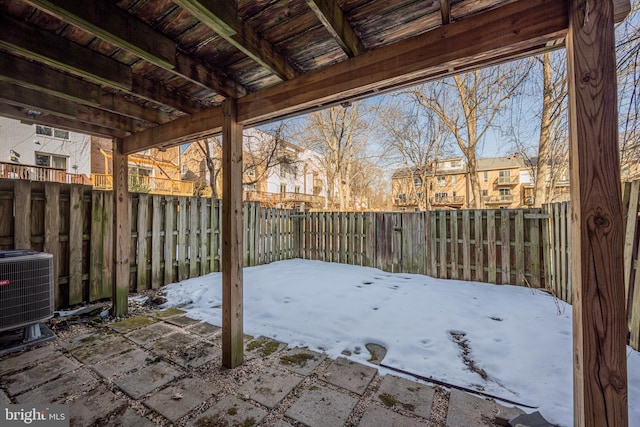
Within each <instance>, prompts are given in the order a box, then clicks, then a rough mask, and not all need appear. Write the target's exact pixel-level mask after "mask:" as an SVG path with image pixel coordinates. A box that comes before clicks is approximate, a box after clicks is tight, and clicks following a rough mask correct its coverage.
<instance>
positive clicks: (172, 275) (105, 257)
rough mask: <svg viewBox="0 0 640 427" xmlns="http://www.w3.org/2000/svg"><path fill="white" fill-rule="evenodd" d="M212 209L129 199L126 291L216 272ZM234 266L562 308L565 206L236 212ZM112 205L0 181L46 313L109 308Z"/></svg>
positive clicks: (628, 215) (635, 242)
mask: <svg viewBox="0 0 640 427" xmlns="http://www.w3.org/2000/svg"><path fill="white" fill-rule="evenodd" d="M639 196H640V181H635V182H633V183H626V184H625V186H624V188H623V202H624V215H625V218H624V221H625V224H626V230H625V240H624V256H625V263H624V269H625V271H624V277H625V292H626V298H627V318H628V323H629V330H630V331H631V340H630V341H631V345H632V346H633V347H634V348H636V349H638V348H640V273H638V253H639V252H640V217H639V214H640V197H639ZM221 206H222V204H221V201H220V200H211V199H204V198H203V199H199V198H194V197H175V196H164V195H149V194H131V195H130V211H131V215H132V216H131V253H130V258H131V263H130V265H131V273H130V289H131V291H140V290H144V289H150V288H154V289H155V288H159V287H160V286H163V285H165V284H168V283H173V282H176V281H179V280H184V279H188V278H192V277H197V276H201V275H204V274H207V273H209V272H213V271H220V267H221V266H220V255H221V253H220V251H221V247H222V245H221V241H220V238H221V233H220V231H221ZM243 213H244V215H243V219H244V230H245V232H244V233H245V235H244V247H243V261H244V265H245V266H253V265H261V264H266V263H270V262H274V261H280V260H285V259H291V258H296V257H300V258H305V259H314V260H321V261H326V262H340V263H348V264H353V265H363V266H371V267H377V268H380V269H382V270H385V271H390V272H404V273H417V274H427V275H430V276H432V277H441V278H447V279H462V280H478V281H483V282H489V283H496V284H512V285H525V286H530V287H533V288H547V289H549V290H550V291H551V292H552V293H553V294H554V295H555V296H556V297H557V298H559V299H562V300H563V301H566V302H568V303H571V268H570V262H571V227H570V223H569V221H570V206H569V203H567V202H564V203H556V204H552V205H546V206H544V207H543V208H542V209H520V210H463V211H455V210H440V211H431V212H411V213H407V212H393V213H390V212H385V213H378V212H364V213H362V212H312V213H295V212H290V211H286V210H280V209H273V208H265V207H261V206H260V205H259V204H257V203H253V202H247V203H245V205H244V209H243ZM113 214H114V212H113V197H112V194H111V193H110V192H103V191H94V190H92V188H91V187H89V186H82V185H77V184H58V183H42V182H30V181H22V180H4V179H0V250H3V249H20V248H25V249H34V250H38V251H45V252H49V253H52V254H54V257H55V259H57V262H55V263H54V275H55V278H54V282H55V305H56V307H62V306H67V305H71V304H77V303H80V302H83V301H95V300H99V299H104V298H108V297H110V296H111V283H112V279H113V274H112V270H113V269H112V265H113V261H112V257H113Z"/></svg>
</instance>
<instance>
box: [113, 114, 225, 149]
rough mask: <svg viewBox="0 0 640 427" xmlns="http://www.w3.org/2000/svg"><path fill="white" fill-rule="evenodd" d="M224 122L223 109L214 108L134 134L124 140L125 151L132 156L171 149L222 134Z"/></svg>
mask: <svg viewBox="0 0 640 427" xmlns="http://www.w3.org/2000/svg"><path fill="white" fill-rule="evenodd" d="M222 122H223V114H222V107H214V108H211V109H209V110H205V111H201V112H199V113H194V114H192V115H190V116H185V117H181V118H179V119H176V120H174V121H172V122H171V123H167V124H166V125H160V126H156V127H153V128H149V129H147V130H144V131H142V132H138V133H134V134H133V135H131V136H130V137H127V138H125V139H124V140H123V142H122V143H123V151H124V152H125V153H126V154H131V153H135V152H138V151H142V150H146V149H148V148H157V147H171V146H174V145H178V144H182V143H184V142H189V141H193V140H196V139H200V138H204V137H207V136H211V135H215V134H219V133H220V132H222Z"/></svg>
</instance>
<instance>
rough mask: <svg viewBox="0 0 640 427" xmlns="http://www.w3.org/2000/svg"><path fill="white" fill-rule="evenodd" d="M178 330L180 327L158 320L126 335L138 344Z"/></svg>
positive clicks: (146, 342)
mask: <svg viewBox="0 0 640 427" xmlns="http://www.w3.org/2000/svg"><path fill="white" fill-rule="evenodd" d="M177 331H178V328H176V327H175V326H172V325H167V324H166V323H164V322H157V323H154V324H152V325H149V326H145V327H143V328H140V329H136V330H135V331H133V332H129V333H128V334H126V335H125V336H126V337H127V338H129V339H130V340H131V341H133V342H134V343H136V344H140V345H145V344H149V343H150V342H152V341H155V340H157V339H159V338H162V337H164V336H166V335H169V334H171V333H173V332H177Z"/></svg>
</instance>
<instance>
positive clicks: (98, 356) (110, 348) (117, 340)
mask: <svg viewBox="0 0 640 427" xmlns="http://www.w3.org/2000/svg"><path fill="white" fill-rule="evenodd" d="M134 348H135V346H134V345H133V344H132V343H131V342H129V341H128V340H126V339H124V338H122V337H121V336H104V337H99V338H97V339H94V340H92V341H90V342H89V343H88V345H83V346H79V347H76V348H75V349H73V350H71V354H72V355H73V356H74V357H75V358H76V359H78V360H80V361H81V362H82V363H86V364H89V365H92V364H94V363H98V362H100V361H102V360H105V359H108V358H110V357H112V356H114V355H116V354H118V353H124V352H125V351H130V350H133V349H134Z"/></svg>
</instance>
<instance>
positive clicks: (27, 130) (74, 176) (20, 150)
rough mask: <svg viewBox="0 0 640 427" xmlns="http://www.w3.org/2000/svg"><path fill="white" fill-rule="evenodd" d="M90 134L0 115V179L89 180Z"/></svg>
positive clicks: (71, 181) (85, 182) (74, 181)
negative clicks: (27, 122)
mask: <svg viewBox="0 0 640 427" xmlns="http://www.w3.org/2000/svg"><path fill="white" fill-rule="evenodd" d="M89 150H90V137H89V136H88V135H84V134H81V133H77V132H70V131H67V130H64V129H58V128H52V127H49V126H41V125H31V124H25V123H22V122H20V121H18V120H13V119H7V118H4V117H0V178H21V179H29V180H32V181H54V182H67V183H84V184H88V183H89V174H90V173H91V165H90V159H89Z"/></svg>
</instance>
